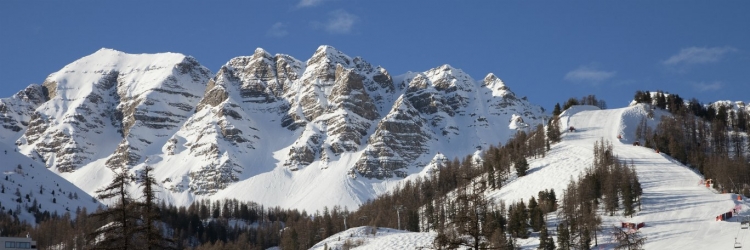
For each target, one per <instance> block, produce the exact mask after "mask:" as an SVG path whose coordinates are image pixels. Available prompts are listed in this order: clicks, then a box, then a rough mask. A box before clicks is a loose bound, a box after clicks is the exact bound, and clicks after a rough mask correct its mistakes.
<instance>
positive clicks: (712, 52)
mask: <svg viewBox="0 0 750 250" xmlns="http://www.w3.org/2000/svg"><path fill="white" fill-rule="evenodd" d="M732 52H737V49H736V48H733V47H728V46H725V47H713V48H699V47H690V48H684V49H682V50H680V52H679V53H677V54H676V55H673V56H672V57H670V58H669V59H667V60H664V61H663V62H662V63H663V64H664V65H679V64H707V63H715V62H718V61H720V60H721V59H722V57H724V56H725V55H726V54H729V53H732Z"/></svg>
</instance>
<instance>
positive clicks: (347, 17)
mask: <svg viewBox="0 0 750 250" xmlns="http://www.w3.org/2000/svg"><path fill="white" fill-rule="evenodd" d="M358 20H359V17H357V16H356V15H354V14H351V13H349V12H346V11H345V10H336V11H332V12H330V13H328V20H327V21H326V22H324V23H321V22H313V23H312V25H313V27H314V28H317V29H323V30H325V31H326V32H328V33H331V34H348V33H350V32H351V31H352V28H353V27H354V24H355V23H356V22H357V21H358Z"/></svg>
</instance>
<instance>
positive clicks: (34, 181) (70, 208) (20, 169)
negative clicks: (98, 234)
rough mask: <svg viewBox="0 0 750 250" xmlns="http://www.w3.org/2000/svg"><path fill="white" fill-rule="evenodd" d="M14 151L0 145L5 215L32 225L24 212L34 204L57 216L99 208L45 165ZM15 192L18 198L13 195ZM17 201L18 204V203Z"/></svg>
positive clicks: (1, 196)
mask: <svg viewBox="0 0 750 250" xmlns="http://www.w3.org/2000/svg"><path fill="white" fill-rule="evenodd" d="M14 149H15V147H11V146H8V145H7V144H4V143H2V142H0V161H1V162H0V171H2V172H1V173H2V174H1V175H0V184H1V186H2V192H1V193H0V205H2V209H3V210H4V211H5V212H6V213H7V212H10V211H11V210H12V211H13V214H14V215H17V216H18V218H19V219H20V220H24V221H27V222H29V223H34V222H35V220H34V215H33V214H32V213H29V211H28V208H27V207H32V206H33V205H34V203H36V204H37V207H38V208H39V210H40V211H44V210H47V211H49V212H50V213H57V214H58V215H63V214H65V213H66V212H70V213H71V215H73V216H75V211H76V209H79V208H86V210H87V211H89V212H93V211H95V210H96V208H97V207H99V206H100V205H101V203H99V202H98V201H96V200H93V199H92V198H91V196H89V195H88V194H86V192H84V191H83V190H81V189H80V188H78V187H76V186H75V185H73V184H71V183H70V182H68V181H67V180H65V179H63V178H62V177H60V176H58V175H56V174H55V173H53V172H51V171H49V170H48V169H47V168H46V167H45V166H44V164H41V163H39V162H36V161H33V160H31V159H29V158H28V157H26V156H25V155H22V154H20V153H18V152H15V150H14ZM40 190H41V193H40ZM16 191H18V194H20V196H18V195H16ZM53 192H54V193H53ZM27 195H28V197H29V198H28V199H27V198H26V196H27ZM69 197H71V198H72V199H71V198H69ZM19 198H20V199H21V202H20V203H19V202H18V201H17V199H19ZM53 199H54V202H53ZM19 208H20V209H19Z"/></svg>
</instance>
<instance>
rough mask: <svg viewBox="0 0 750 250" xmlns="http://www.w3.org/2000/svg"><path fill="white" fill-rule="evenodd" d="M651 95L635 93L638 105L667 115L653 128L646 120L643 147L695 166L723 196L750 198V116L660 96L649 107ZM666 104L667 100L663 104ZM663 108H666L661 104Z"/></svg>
mask: <svg viewBox="0 0 750 250" xmlns="http://www.w3.org/2000/svg"><path fill="white" fill-rule="evenodd" d="M645 96H650V95H649V94H648V92H642V91H639V92H636V101H638V100H641V101H643V102H646V103H649V104H652V105H653V107H654V108H659V109H665V110H667V111H669V112H670V113H671V114H672V115H671V116H664V117H662V118H661V122H660V123H659V124H658V125H657V126H656V127H655V128H652V127H649V126H648V125H647V121H646V119H650V118H644V119H643V120H642V121H641V122H640V125H639V126H638V127H637V129H636V134H637V139H638V140H640V141H642V142H644V146H646V147H650V148H653V149H655V150H658V151H659V152H661V153H665V154H668V155H670V156H672V157H673V158H674V159H676V160H678V161H680V162H682V163H684V164H686V165H688V166H691V167H693V168H695V169H697V170H698V171H700V173H702V174H703V175H704V176H705V177H706V178H707V179H712V180H713V183H714V188H716V189H718V190H720V191H728V192H738V193H739V192H743V193H745V194H746V195H750V190H748V189H747V188H746V187H748V186H749V185H750V163H748V159H747V157H748V155H750V145H749V143H750V142H749V141H748V128H750V122H749V121H750V117H749V116H748V114H747V113H746V112H745V111H744V110H743V109H737V110H734V109H732V107H731V106H729V105H723V104H718V103H717V104H713V105H703V104H701V103H700V102H699V101H698V100H696V99H691V100H690V101H688V102H686V103H685V102H684V101H683V99H682V98H680V97H679V96H678V95H669V94H662V93H661V92H657V93H656V94H655V96H656V99H657V100H655V101H651V102H647V99H645ZM660 99H664V101H663V102H662V101H659V100H660ZM662 103H664V104H662Z"/></svg>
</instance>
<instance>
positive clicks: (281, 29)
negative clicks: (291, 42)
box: [266, 22, 289, 37]
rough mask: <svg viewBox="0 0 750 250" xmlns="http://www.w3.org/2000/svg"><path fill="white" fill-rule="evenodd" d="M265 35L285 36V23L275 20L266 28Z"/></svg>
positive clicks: (286, 32) (287, 32) (287, 33)
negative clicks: (275, 21)
mask: <svg viewBox="0 0 750 250" xmlns="http://www.w3.org/2000/svg"><path fill="white" fill-rule="evenodd" d="M266 35H267V36H270V37H285V36H286V35H289V31H287V30H286V24H284V23H282V22H277V23H274V24H273V25H271V28H270V29H268V32H266Z"/></svg>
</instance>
